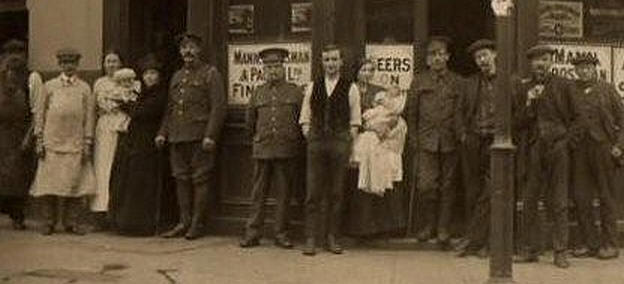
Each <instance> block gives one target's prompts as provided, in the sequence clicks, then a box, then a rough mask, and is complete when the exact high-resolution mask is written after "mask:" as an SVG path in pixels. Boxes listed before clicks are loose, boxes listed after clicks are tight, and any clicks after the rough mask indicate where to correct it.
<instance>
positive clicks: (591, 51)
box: [551, 44, 613, 82]
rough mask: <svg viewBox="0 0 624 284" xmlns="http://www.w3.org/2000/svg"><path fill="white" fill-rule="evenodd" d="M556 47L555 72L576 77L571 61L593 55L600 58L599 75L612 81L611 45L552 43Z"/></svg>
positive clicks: (568, 76) (554, 56) (553, 68)
mask: <svg viewBox="0 0 624 284" xmlns="http://www.w3.org/2000/svg"><path fill="white" fill-rule="evenodd" d="M551 46H553V47H554V48H555V54H554V55H553V61H554V64H553V66H552V70H551V71H552V72H553V74H556V75H560V76H563V77H566V78H570V79H574V78H576V74H574V66H572V64H571V63H570V62H571V60H572V59H574V58H576V57H578V56H587V55H589V56H592V57H594V58H597V59H598V66H597V68H598V75H599V76H600V78H601V79H602V80H605V81H607V82H612V80H613V77H612V65H611V64H612V60H611V47H609V46H600V45H589V44H552V45H551Z"/></svg>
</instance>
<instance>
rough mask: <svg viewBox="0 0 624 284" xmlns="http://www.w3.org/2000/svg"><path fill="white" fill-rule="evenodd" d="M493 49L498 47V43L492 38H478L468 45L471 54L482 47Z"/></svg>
mask: <svg viewBox="0 0 624 284" xmlns="http://www.w3.org/2000/svg"><path fill="white" fill-rule="evenodd" d="M485 48H487V49H491V50H495V49H496V43H495V42H494V41H493V40H491V39H485V38H483V39H480V40H477V41H475V42H473V43H472V44H471V45H470V46H468V48H467V49H466V51H467V52H468V53H469V54H473V53H475V52H477V51H479V50H481V49H485Z"/></svg>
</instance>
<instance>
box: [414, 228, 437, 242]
mask: <svg viewBox="0 0 624 284" xmlns="http://www.w3.org/2000/svg"><path fill="white" fill-rule="evenodd" d="M432 233H433V232H432V229H431V227H429V226H427V227H425V228H424V229H422V230H421V231H420V232H418V233H417V234H416V238H417V239H418V240H419V241H421V242H426V241H428V240H429V239H431V235H432Z"/></svg>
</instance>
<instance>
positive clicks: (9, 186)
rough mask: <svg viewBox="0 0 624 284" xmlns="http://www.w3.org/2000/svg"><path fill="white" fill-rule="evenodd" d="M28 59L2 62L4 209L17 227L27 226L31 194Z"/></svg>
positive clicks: (0, 186)
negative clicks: (27, 153)
mask: <svg viewBox="0 0 624 284" xmlns="http://www.w3.org/2000/svg"><path fill="white" fill-rule="evenodd" d="M26 74H27V73H26V61H25V60H24V58H23V57H21V56H18V55H8V56H5V57H3V58H2V62H0V210H1V211H2V212H3V213H7V214H9V216H10V217H11V220H12V221H13V228H15V229H17V230H23V229H25V228H26V227H25V225H24V203H25V201H26V197H27V195H28V177H27V175H26V156H25V154H24V152H23V151H22V149H21V145H22V139H23V138H24V135H25V134H26V131H27V128H28V121H27V118H28V114H29V108H28V101H27V94H26V91H25V86H26V83H25V82H26V81H25V78H26Z"/></svg>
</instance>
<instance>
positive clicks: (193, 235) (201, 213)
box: [184, 182, 208, 240]
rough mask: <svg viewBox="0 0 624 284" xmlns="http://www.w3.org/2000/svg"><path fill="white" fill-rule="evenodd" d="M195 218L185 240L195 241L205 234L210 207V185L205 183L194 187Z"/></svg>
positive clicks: (192, 219)
mask: <svg viewBox="0 0 624 284" xmlns="http://www.w3.org/2000/svg"><path fill="white" fill-rule="evenodd" d="M193 192H194V193H195V194H194V196H193V198H194V199H193V217H192V218H191V227H190V228H189V230H188V232H186V235H185V236H184V238H186V239H187V240H195V239H197V238H199V237H201V236H202V235H203V233H204V222H205V221H206V220H205V219H206V209H207V207H208V184H207V183H205V182H202V183H196V184H195V185H193Z"/></svg>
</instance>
